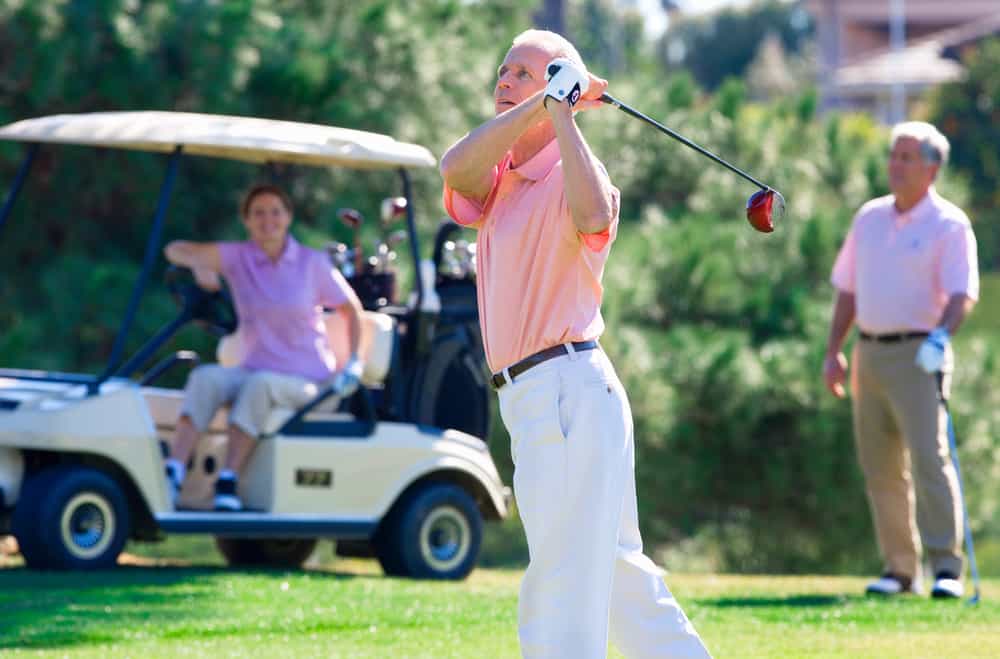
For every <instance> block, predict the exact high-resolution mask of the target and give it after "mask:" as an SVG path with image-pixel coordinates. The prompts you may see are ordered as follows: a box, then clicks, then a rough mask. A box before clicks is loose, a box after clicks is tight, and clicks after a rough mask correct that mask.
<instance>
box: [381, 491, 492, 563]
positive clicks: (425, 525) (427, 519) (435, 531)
mask: <svg viewBox="0 0 1000 659" xmlns="http://www.w3.org/2000/svg"><path fill="white" fill-rule="evenodd" d="M482 539H483V518H482V515H481V514H480V513H479V508H478V507H477V506H476V502H475V501H473V500H472V497H471V496H469V494H468V493H467V492H466V491H465V490H463V489H462V488H461V487H458V486H457V485H448V484H444V483H431V484H429V485H426V486H424V487H421V488H419V489H417V490H416V491H414V492H412V493H411V494H410V495H409V496H408V497H407V498H406V499H405V500H403V501H401V502H399V504H397V506H396V507H395V508H394V509H393V511H392V512H391V513H390V514H389V516H388V517H386V519H385V520H384V521H383V523H382V526H381V527H380V528H379V531H378V533H377V534H376V537H375V543H374V544H375V553H376V555H377V556H378V559H379V562H380V563H381V564H382V569H383V571H384V572H385V573H386V574H387V575H390V576H406V577H412V578H414V579H449V580H460V579H464V578H465V577H467V576H468V575H469V572H471V571H472V568H473V567H475V565H476V560H477V559H478V558H479V548H480V545H481V544H482Z"/></svg>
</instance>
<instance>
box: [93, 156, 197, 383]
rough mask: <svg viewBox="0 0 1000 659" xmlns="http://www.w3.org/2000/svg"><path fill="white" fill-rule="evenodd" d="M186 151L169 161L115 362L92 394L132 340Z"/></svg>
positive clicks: (117, 340) (114, 352) (113, 351)
mask: <svg viewBox="0 0 1000 659" xmlns="http://www.w3.org/2000/svg"><path fill="white" fill-rule="evenodd" d="M182 151H183V149H182V147H181V146H180V145H178V146H177V147H175V148H174V151H173V153H171V154H170V160H169V161H167V173H166V176H165V177H164V178H163V184H162V185H161V186H160V199H159V201H158V202H157V204H156V214H155V215H154V216H153V229H152V231H150V232H149V239H148V240H147V241H146V255H145V257H144V258H143V262H142V272H141V273H140V274H139V278H138V279H137V280H136V282H135V287H134V288H133V289H132V298H131V299H130V300H129V302H128V309H127V310H126V312H125V318H124V319H123V320H122V325H121V328H119V330H118V336H116V337H115V343H114V346H113V347H112V348H111V358H110V359H109V360H108V366H107V368H106V369H104V373H102V374H101V375H100V376H99V377H98V378H97V382H96V383H95V384H94V385H93V386H92V387H91V391H92V392H96V391H97V388H98V387H99V386H100V384H101V383H102V382H104V381H105V380H107V379H108V378H110V377H111V376H112V375H113V374H114V373H115V370H116V369H117V368H118V363H119V362H120V361H121V358H122V352H124V350H125V339H126V338H127V337H128V332H129V329H131V327H132V321H134V320H135V313H136V311H137V310H138V308H139V300H141V299H142V293H143V291H145V289H146V283H147V282H148V281H149V274H150V272H152V270H153V265H154V264H155V263H156V259H157V255H158V254H159V250H160V240H161V236H162V235H163V222H164V218H165V217H166V215H167V206H168V205H169V204H170V193H171V192H173V189H174V181H175V180H176V179H177V168H178V165H179V164H180V161H181V155H182ZM130 365H131V364H130Z"/></svg>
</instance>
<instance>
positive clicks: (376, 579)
mask: <svg viewBox="0 0 1000 659" xmlns="http://www.w3.org/2000/svg"><path fill="white" fill-rule="evenodd" d="M520 576H521V573H520V571H517V570H484V569H481V570H477V571H475V572H474V573H473V574H472V576H471V577H470V578H469V579H468V580H467V581H464V582H462V583H431V582H416V581H406V580H398V579H386V578H384V577H382V576H381V573H380V571H379V568H378V567H377V565H376V564H375V563H374V562H371V561H361V560H352V561H339V562H337V563H334V564H331V566H330V567H329V568H323V569H312V570H306V571H298V572H283V571H259V572H254V571H236V570H228V569H224V568H220V567H215V566H202V567H185V566H171V565H168V566H163V565H161V566H158V567H151V566H124V567H121V568H119V569H117V570H114V571H109V572H102V573H82V574H60V573H35V572H29V571H27V570H24V569H23V568H20V567H16V566H15V567H7V568H5V569H0V656H51V657H57V656H58V657H63V656H71V657H102V658H103V657H213V658H217V657H236V656H240V657H259V658H261V659H263V658H265V657H345V658H346V657H350V658H352V659H353V658H357V657H379V658H383V657H392V658H397V657H435V658H440V657H462V658H466V657H489V658H494V657H512V658H513V657H518V656H519V653H518V648H517V637H516V631H515V630H516V615H517V614H516V610H517V608H516V604H517V588H518V582H519V579H520ZM667 582H668V584H670V586H671V588H672V589H673V592H674V594H675V595H676V596H677V597H678V599H679V600H680V601H681V603H682V604H683V605H684V607H685V609H686V610H687V612H688V614H689V615H690V617H691V618H692V620H693V621H694V624H695V625H696V626H697V628H698V629H699V631H700V632H701V634H702V636H703V637H704V638H705V640H706V641H707V643H708V645H709V647H710V648H711V650H712V652H713V654H714V655H715V656H716V657H782V658H785V657H851V658H855V657H907V658H912V657H933V658H935V659H938V658H940V657H990V656H993V657H995V656H997V654H998V649H1000V581H998V580H994V579H991V580H989V581H987V582H986V584H985V587H984V591H983V595H984V601H983V602H982V603H980V604H979V606H977V607H970V606H966V605H965V604H964V603H959V602H938V601H931V600H929V599H927V598H920V597H906V598H903V599H897V600H877V599H870V598H864V597H861V596H859V595H858V593H859V592H860V591H861V590H862V588H863V587H864V583H865V580H864V579H861V578H851V577H765V576H754V577H747V576H716V575H671V576H669V577H668V578H667ZM610 656H614V657H617V656H620V655H618V654H616V653H614V652H612V653H611V654H610Z"/></svg>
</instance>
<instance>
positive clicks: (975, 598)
mask: <svg viewBox="0 0 1000 659" xmlns="http://www.w3.org/2000/svg"><path fill="white" fill-rule="evenodd" d="M936 377H937V390H938V400H940V401H941V405H942V407H944V413H945V416H947V417H948V451H949V452H950V453H951V461H952V464H954V465H955V475H956V476H957V477H958V497H959V499H960V500H961V501H962V528H963V529H965V553H966V554H968V555H969V571H970V572H971V573H972V586H973V589H974V591H975V592H974V594H973V595H972V597H971V598H970V599H969V604H977V603H978V602H979V568H978V567H976V550H975V548H974V547H973V545H972V529H970V528H969V509H968V508H967V507H966V505H965V488H964V487H963V486H962V469H961V468H960V466H959V462H958V446H957V445H956V444H955V426H954V425H953V424H952V422H951V410H950V409H948V399H947V398H946V397H945V395H944V374H943V373H942V372H941V371H938V372H937V374H936Z"/></svg>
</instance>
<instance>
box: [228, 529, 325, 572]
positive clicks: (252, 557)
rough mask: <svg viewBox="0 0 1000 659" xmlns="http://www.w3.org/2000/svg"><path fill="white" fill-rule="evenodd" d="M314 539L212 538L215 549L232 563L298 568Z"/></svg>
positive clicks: (310, 552)
mask: <svg viewBox="0 0 1000 659" xmlns="http://www.w3.org/2000/svg"><path fill="white" fill-rule="evenodd" d="M316 542H317V539H316V538H225V537H222V536H216V538H215V546H216V548H217V549H218V550H219V553H220V554H222V555H223V556H224V557H225V558H226V563H228V564H229V565H231V566H233V567H282V568H299V567H302V564H303V563H305V562H306V559H307V558H309V557H310V556H311V555H312V553H313V550H314V549H316Z"/></svg>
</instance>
